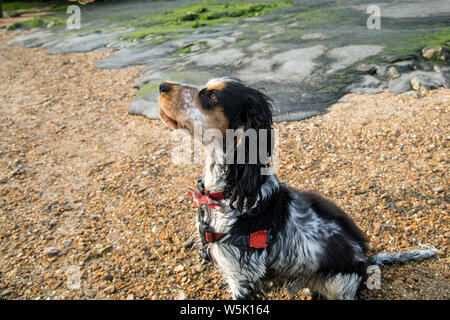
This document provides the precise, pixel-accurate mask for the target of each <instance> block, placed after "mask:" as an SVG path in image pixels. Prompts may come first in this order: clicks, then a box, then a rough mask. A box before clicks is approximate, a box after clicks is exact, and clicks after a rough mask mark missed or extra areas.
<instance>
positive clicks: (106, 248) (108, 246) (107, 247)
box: [97, 244, 113, 255]
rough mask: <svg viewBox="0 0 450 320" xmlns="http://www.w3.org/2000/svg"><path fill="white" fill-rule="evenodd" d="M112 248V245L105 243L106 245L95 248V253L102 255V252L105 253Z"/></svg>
mask: <svg viewBox="0 0 450 320" xmlns="http://www.w3.org/2000/svg"><path fill="white" fill-rule="evenodd" d="M112 249H113V247H112V246H111V245H109V244H107V245H106V246H103V247H101V248H100V249H98V250H97V253H98V254H99V255H102V254H104V253H107V252H109V251H111V250H112Z"/></svg>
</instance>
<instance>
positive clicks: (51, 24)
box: [47, 21, 55, 28]
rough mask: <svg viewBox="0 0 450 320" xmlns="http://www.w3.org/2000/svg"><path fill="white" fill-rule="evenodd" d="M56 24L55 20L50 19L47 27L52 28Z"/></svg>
mask: <svg viewBox="0 0 450 320" xmlns="http://www.w3.org/2000/svg"><path fill="white" fill-rule="evenodd" d="M54 25H55V21H50V23H49V24H47V28H51V27H53V26H54Z"/></svg>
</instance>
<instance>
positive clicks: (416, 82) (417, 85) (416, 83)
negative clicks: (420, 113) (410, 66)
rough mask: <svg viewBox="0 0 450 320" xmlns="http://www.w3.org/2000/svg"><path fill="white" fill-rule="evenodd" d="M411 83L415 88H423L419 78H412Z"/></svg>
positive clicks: (417, 89)
mask: <svg viewBox="0 0 450 320" xmlns="http://www.w3.org/2000/svg"><path fill="white" fill-rule="evenodd" d="M410 83H411V88H413V90H416V91H419V90H420V89H421V86H420V80H419V78H412V79H411V81H410Z"/></svg>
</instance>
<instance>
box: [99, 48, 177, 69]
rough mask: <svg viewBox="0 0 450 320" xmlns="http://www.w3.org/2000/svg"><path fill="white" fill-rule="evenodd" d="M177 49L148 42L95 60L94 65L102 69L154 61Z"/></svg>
mask: <svg viewBox="0 0 450 320" xmlns="http://www.w3.org/2000/svg"><path fill="white" fill-rule="evenodd" d="M176 51H177V48H174V47H171V46H168V45H164V44H163V45H160V46H157V47H153V46H151V45H150V44H148V43H145V44H144V45H142V46H137V47H130V48H127V49H124V50H120V51H117V52H115V53H113V54H111V55H110V56H109V57H107V58H106V59H103V60H100V61H99V62H97V64H96V67H98V68H104V69H119V68H125V67H129V66H136V65H142V64H147V63H155V62H157V60H161V59H164V58H168V57H170V56H171V55H173V54H174V53H175V52H176Z"/></svg>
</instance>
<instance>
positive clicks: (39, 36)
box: [8, 31, 55, 48]
mask: <svg viewBox="0 0 450 320" xmlns="http://www.w3.org/2000/svg"><path fill="white" fill-rule="evenodd" d="M53 38H55V33H53V32H51V31H38V32H33V33H28V34H24V35H20V36H18V37H16V38H14V39H12V40H10V41H9V42H8V45H9V46H15V45H21V46H24V47H27V48H32V47H39V46H41V45H42V44H44V43H45V42H47V41H50V40H51V39H53Z"/></svg>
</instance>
